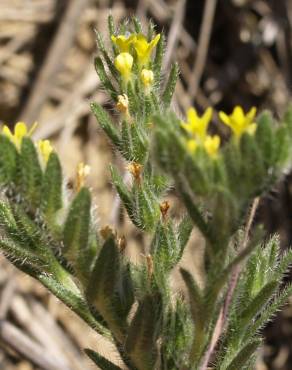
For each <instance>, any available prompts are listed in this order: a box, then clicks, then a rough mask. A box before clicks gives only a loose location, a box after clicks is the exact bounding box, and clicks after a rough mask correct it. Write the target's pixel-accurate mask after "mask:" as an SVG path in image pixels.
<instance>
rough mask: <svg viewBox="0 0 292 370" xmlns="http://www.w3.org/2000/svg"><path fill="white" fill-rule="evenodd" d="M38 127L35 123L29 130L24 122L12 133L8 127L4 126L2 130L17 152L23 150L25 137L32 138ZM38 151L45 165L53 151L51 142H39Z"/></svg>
mask: <svg viewBox="0 0 292 370" xmlns="http://www.w3.org/2000/svg"><path fill="white" fill-rule="evenodd" d="M36 127H37V123H34V124H33V126H32V127H31V128H30V130H28V128H27V126H26V124H25V123H24V122H17V123H16V125H15V127H14V131H13V132H12V131H11V130H10V128H9V127H8V126H7V125H4V126H3V128H2V135H4V136H6V137H8V138H9V139H10V141H11V142H12V143H13V144H14V145H15V147H16V148H17V150H20V149H21V143H22V140H23V138H24V137H26V136H31V135H32V133H33V132H34V130H35V129H36ZM37 148H38V151H39V153H40V155H41V157H42V159H43V161H44V163H47V162H48V159H49V157H50V154H51V152H52V151H53V147H52V145H51V143H50V141H49V140H39V141H38V142H37Z"/></svg>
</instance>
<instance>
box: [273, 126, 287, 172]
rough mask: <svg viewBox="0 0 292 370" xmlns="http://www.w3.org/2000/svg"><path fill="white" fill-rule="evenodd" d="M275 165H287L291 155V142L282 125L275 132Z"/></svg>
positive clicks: (285, 128)
mask: <svg viewBox="0 0 292 370" xmlns="http://www.w3.org/2000/svg"><path fill="white" fill-rule="evenodd" d="M274 143H275V164H276V165H277V166H278V167H280V168H281V167H283V166H285V165H286V164H287V160H288V159H289V155H290V153H291V141H290V140H289V136H288V129H287V127H285V126H284V125H282V126H280V127H279V128H278V130H277V131H276V132H275V137H274Z"/></svg>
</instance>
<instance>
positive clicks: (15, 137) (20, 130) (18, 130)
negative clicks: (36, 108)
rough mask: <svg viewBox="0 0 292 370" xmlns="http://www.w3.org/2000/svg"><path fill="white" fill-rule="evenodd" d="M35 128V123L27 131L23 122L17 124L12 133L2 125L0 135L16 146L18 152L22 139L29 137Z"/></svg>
mask: <svg viewBox="0 0 292 370" xmlns="http://www.w3.org/2000/svg"><path fill="white" fill-rule="evenodd" d="M36 126H37V123H36V122H35V123H34V124H33V125H32V127H31V129H30V130H28V129H27V126H26V124H25V123H24V122H17V123H16V125H15V127H14V133H12V132H11V130H10V128H9V127H8V126H6V125H4V126H3V128H2V134H3V135H5V136H7V137H8V138H9V139H10V140H11V141H12V143H13V144H14V145H15V146H16V148H17V149H18V150H20V147H21V143H22V139H23V138H24V137H25V136H31V135H32V133H33V132H34V130H35V128H36Z"/></svg>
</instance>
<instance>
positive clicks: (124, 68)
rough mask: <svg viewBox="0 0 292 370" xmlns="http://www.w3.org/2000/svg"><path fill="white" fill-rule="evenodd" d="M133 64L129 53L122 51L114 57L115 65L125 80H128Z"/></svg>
mask: <svg viewBox="0 0 292 370" xmlns="http://www.w3.org/2000/svg"><path fill="white" fill-rule="evenodd" d="M132 66H133V57H132V55H131V54H129V53H126V52H123V53H121V54H119V55H118V56H117V57H116V59H115V67H116V69H117V70H118V71H119V72H120V74H121V75H122V77H123V79H124V80H125V81H128V80H129V78H130V75H131V71H132Z"/></svg>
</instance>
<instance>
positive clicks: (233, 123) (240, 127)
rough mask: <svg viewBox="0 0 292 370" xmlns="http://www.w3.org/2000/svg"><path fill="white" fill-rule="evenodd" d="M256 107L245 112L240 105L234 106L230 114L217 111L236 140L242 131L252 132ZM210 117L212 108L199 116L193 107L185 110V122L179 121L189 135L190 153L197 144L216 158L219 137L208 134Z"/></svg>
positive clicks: (254, 124) (254, 129) (254, 126)
mask: <svg viewBox="0 0 292 370" xmlns="http://www.w3.org/2000/svg"><path fill="white" fill-rule="evenodd" d="M255 115H256V108H255V107H253V108H251V109H250V111H249V112H247V113H246V114H245V113H244V111H243V109H242V107H240V106H236V107H235V108H234V109H233V112H232V113H231V114H230V115H227V114H226V113H224V112H219V117H220V119H221V121H222V122H223V123H224V124H225V125H227V126H228V127H229V128H230V129H231V132H232V134H233V136H234V138H235V140H236V141H237V142H238V141H239V139H240V137H241V136H242V134H243V133H248V134H251V135H252V134H254V132H255V131H256V127H257V125H256V123H255V122H254V118H255ZM211 119H212V108H210V107H209V108H207V109H206V111H205V112H204V113H203V115H202V116H201V117H200V116H199V115H198V113H197V111H196V110H195V109H194V108H190V109H189V110H188V111H187V122H181V126H182V128H183V129H184V130H185V131H186V132H187V133H188V134H189V135H190V137H189V138H188V140H187V148H188V150H189V152H190V153H194V152H195V151H196V150H197V148H198V147H199V146H201V147H203V148H204V149H205V151H206V152H207V153H208V155H209V156H210V157H212V158H216V156H217V155H218V150H219V147H220V137H219V136H218V135H214V136H211V135H208V126H209V123H210V121H211Z"/></svg>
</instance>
